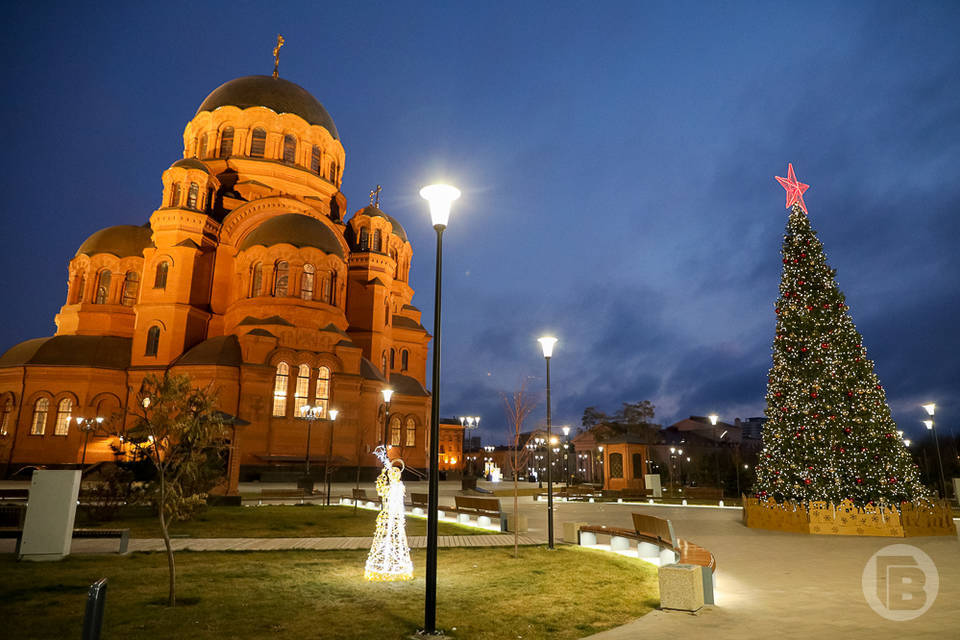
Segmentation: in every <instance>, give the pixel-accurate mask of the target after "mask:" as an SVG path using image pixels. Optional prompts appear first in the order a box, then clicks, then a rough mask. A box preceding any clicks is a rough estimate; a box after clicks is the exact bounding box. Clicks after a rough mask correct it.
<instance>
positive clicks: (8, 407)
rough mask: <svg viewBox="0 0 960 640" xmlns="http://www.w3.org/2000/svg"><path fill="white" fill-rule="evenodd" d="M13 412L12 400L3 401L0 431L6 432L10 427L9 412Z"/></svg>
mask: <svg viewBox="0 0 960 640" xmlns="http://www.w3.org/2000/svg"><path fill="white" fill-rule="evenodd" d="M12 412H13V400H10V399H8V400H7V401H6V402H4V403H3V417H2V418H0V433H2V434H6V433H8V429H9V428H10V414H11V413H12Z"/></svg>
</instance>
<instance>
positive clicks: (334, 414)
mask: <svg viewBox="0 0 960 640" xmlns="http://www.w3.org/2000/svg"><path fill="white" fill-rule="evenodd" d="M339 413H340V412H339V411H337V410H336V409H330V411H327V414H328V415H329V416H330V419H331V420H336V419H337V414H339Z"/></svg>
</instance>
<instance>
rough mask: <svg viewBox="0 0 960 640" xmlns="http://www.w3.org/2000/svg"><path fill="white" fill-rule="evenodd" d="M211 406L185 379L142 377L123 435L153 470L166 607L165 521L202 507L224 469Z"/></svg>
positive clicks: (222, 442)
mask: <svg viewBox="0 0 960 640" xmlns="http://www.w3.org/2000/svg"><path fill="white" fill-rule="evenodd" d="M215 402H216V395H215V394H214V393H213V392H212V391H211V390H210V389H209V388H207V389H199V388H195V387H193V386H192V385H191V381H190V378H189V377H188V376H182V375H170V374H168V373H164V375H163V376H156V375H150V376H147V377H146V378H145V379H144V381H143V384H142V385H141V387H140V391H139V393H138V394H137V402H136V407H135V408H134V410H133V413H134V415H135V416H136V418H137V419H136V422H135V424H134V426H133V428H131V429H130V430H129V431H128V433H127V434H126V437H127V440H128V441H130V442H133V443H135V445H136V446H137V448H138V451H139V454H140V455H141V456H142V457H143V458H145V459H147V460H149V461H150V462H151V463H152V464H153V467H154V469H155V470H156V477H155V479H154V480H153V481H152V483H151V489H152V490H153V498H154V501H155V504H156V507H157V514H158V516H159V519H160V534H161V535H162V536H163V543H164V546H165V547H166V549H167V564H168V566H169V568H170V591H169V595H168V605H169V606H171V607H172V606H175V604H176V595H175V594H176V591H175V586H176V567H175V564H174V559H173V547H172V546H171V544H170V531H169V527H170V523H171V522H172V521H174V520H186V519H188V518H189V517H190V516H191V515H192V514H193V513H195V512H196V511H197V510H199V509H203V508H204V507H205V506H206V498H207V491H209V490H210V489H211V488H213V487H214V486H215V485H216V483H217V481H218V479H219V478H220V476H221V475H222V473H223V470H224V458H223V456H224V452H225V450H226V447H227V442H226V438H225V431H224V427H223V422H222V419H221V417H220V414H218V412H217V410H216V406H215Z"/></svg>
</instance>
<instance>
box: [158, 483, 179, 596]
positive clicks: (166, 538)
mask: <svg viewBox="0 0 960 640" xmlns="http://www.w3.org/2000/svg"><path fill="white" fill-rule="evenodd" d="M166 498H167V485H166V478H165V477H164V474H163V472H162V471H161V472H160V535H162V536H163V545H164V546H165V547H166V548H167V566H168V567H169V568H170V592H169V594H168V595H167V605H168V606H170V607H175V606H176V603H177V600H176V577H177V569H176V566H175V565H174V562H173V546H172V545H171V544H170V532H169V531H168V530H167V517H166V514H164V508H165V507H166Z"/></svg>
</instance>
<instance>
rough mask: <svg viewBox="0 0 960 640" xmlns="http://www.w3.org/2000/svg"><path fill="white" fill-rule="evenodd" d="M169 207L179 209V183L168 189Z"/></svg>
mask: <svg viewBox="0 0 960 640" xmlns="http://www.w3.org/2000/svg"><path fill="white" fill-rule="evenodd" d="M170 206H171V207H179V206H180V183H179V182H175V183H173V186H172V187H170Z"/></svg>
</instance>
